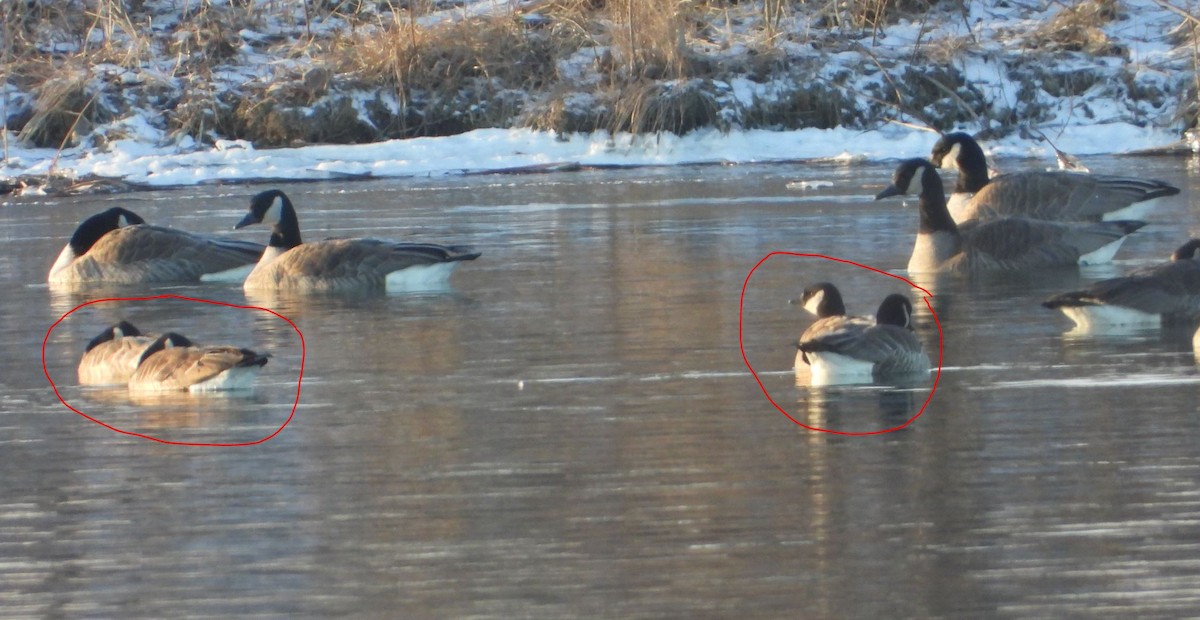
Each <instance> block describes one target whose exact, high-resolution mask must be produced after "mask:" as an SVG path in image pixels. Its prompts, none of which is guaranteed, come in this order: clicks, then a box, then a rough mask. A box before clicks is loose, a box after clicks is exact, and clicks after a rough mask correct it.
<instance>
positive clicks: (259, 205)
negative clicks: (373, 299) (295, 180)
mask: <svg viewBox="0 0 1200 620" xmlns="http://www.w3.org/2000/svg"><path fill="white" fill-rule="evenodd" d="M253 224H267V225H269V226H271V240H270V241H269V242H268V244H267V250H266V251H265V252H264V253H263V256H262V260H261V261H259V263H258V265H257V266H255V268H254V271H252V272H251V273H250V275H249V276H248V277H247V278H246V282H245V284H244V287H245V289H246V290H291V291H299V292H317V291H327V292H339V291H364V290H372V289H376V290H382V289H387V290H392V291H395V290H420V289H430V288H439V287H443V286H445V285H446V282H447V281H448V279H449V277H450V273H451V271H453V270H454V268H455V267H457V266H458V265H459V264H460V263H462V262H464V261H469V260H475V259H476V258H479V255H480V254H479V252H473V251H471V250H470V249H469V248H465V247H461V246H443V245H435V244H432V243H399V242H396V241H386V240H380V239H325V240H322V241H314V242H312V243H303V242H302V241H301V240H300V224H299V222H298V220H297V219H296V210H295V208H294V207H293V206H292V202H291V200H289V199H288V197H287V195H286V194H284V193H283V192H281V191H279V190H277V189H273V190H268V191H265V192H262V193H260V194H258V195H256V196H255V197H254V198H253V199H252V200H251V201H250V212H249V213H247V214H246V217H244V218H242V221H241V222H238V224H237V226H235V228H243V227H246V226H250V225H253Z"/></svg>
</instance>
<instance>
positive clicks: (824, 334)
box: [797, 294, 930, 385]
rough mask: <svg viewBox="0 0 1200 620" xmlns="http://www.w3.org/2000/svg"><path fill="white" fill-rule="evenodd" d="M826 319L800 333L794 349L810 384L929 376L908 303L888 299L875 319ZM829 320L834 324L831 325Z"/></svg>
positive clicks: (893, 297)
mask: <svg viewBox="0 0 1200 620" xmlns="http://www.w3.org/2000/svg"><path fill="white" fill-rule="evenodd" d="M837 318H839V317H826V318H822V319H820V320H818V321H817V322H816V323H814V324H813V325H812V326H811V327H809V328H808V329H807V330H805V332H804V335H802V336H801V337H800V342H799V344H798V345H797V346H798V348H799V349H800V355H799V356H798V357H797V367H799V364H800V363H805V364H809V365H811V366H812V369H811V373H812V379H811V383H812V385H830V384H836V383H860V382H869V381H872V380H875V379H883V378H896V377H904V376H907V377H912V376H916V375H921V374H928V373H929V368H930V366H929V356H927V355H926V354H925V349H924V347H922V346H921V341H920V340H918V339H917V337H916V335H915V334H913V331H912V303H911V302H910V301H909V300H908V298H907V297H905V296H903V295H896V294H893V295H888V296H887V297H886V298H885V299H884V300H883V302H882V303H881V304H879V310H878V311H877V312H876V314H875V318H874V320H871V319H869V318H866V317H851V318H847V317H840V318H843V319H845V320H842V321H837V320H836V319H837ZM831 319H834V320H831Z"/></svg>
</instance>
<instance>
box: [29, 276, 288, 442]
mask: <svg viewBox="0 0 1200 620" xmlns="http://www.w3.org/2000/svg"><path fill="white" fill-rule="evenodd" d="M152 299H181V300H183V301H192V302H196V303H204V304H212V305H214V306H226V307H229V308H238V309H241V310H260V311H262V312H267V313H270V314H272V315H274V316H276V317H278V318H281V319H283V320H284V321H287V324H288V325H291V326H292V329H293V330H295V331H296V335H298V336H300V376H299V378H298V379H297V380H296V401H295V402H294V403H292V410H291V412H290V413H288V417H287V419H286V420H284V421H283V424H280V425H279V428H277V429H275V431H274V432H272V433H271V434H269V435H267V436H266V437H263V438H262V439H257V440H255V441H243V442H236V443H232V442H231V443H205V442H193V441H172V440H168V439H161V438H159V437H155V436H153V435H147V434H145V433H137V432H134V431H127V430H124V429H120V428H117V427H115V426H112V425H111V424H108V423H106V422H102V421H100V420H97V419H96V418H93V417H92V416H90V415H88V414H86V413H84V412H82V411H80V410H78V409H76V408H74V407H72V406H71V405H70V404H69V403H68V402H67V401H66V400H64V399H63V397H62V395H61V394H59V393H58V386H57V385H55V383H54V379H52V378H51V377H50V369H49V368H47V367H46V345H47V343H49V342H50V334H52V333H53V332H54V328H56V327H58V324H59V323H62V322H63V321H64V320H66V318H67V317H69V316H71V314H73V313H74V312H75V311H76V310H79V309H80V308H85V307H87V306H90V305H92V304H99V303H104V302H110V301H148V300H152ZM306 354H307V349H306V347H305V345H304V334H303V333H302V332H301V331H300V328H298V327H296V324H295V323H293V322H292V320H291V319H289V318H287V317H286V316H283V315H282V314H279V313H278V312H275V311H274V310H271V309H270V308H262V307H259V306H239V305H237V304H230V303H225V302H223V301H213V300H211V299H199V298H196V297H183V296H181V295H171V294H163V295H151V296H147V297H109V298H106V299H93V300H92V301H89V302H85V303H82V304H79V305H78V306H75V307H74V308H72V309H71V310H70V311H69V312H67V313H66V314H64V315H62V317H60V318H59V319H58V320H57V321H55V322H54V324H52V325H51V326H50V329H48V330H46V337H45V338H44V339H42V372H44V373H45V374H46V380H47V381H49V382H50V387H51V388H53V389H54V395H55V396H57V397H58V401H59V402H61V403H62V404H63V406H64V407H66V408H67V409H70V410H71V411H74V412H75V413H77V414H79V415H80V416H82V417H83V418H85V419H87V420H90V421H92V422H95V423H96V424H99V425H100V426H103V427H104V428H107V429H108V430H110V431H113V432H115V433H120V434H122V435H129V436H131V437H140V438H142V439H148V440H150V441H154V442H158V443H162V444H168V445H172V446H203V447H212V448H234V447H241V446H254V445H258V444H260V443H263V442H266V441H269V440H271V439H273V438H274V437H275V436H276V435H278V434H279V433H281V432H283V429H284V428H285V427H286V426H287V425H288V424H290V423H291V421H292V418H293V417H295V415H296V407H298V406H300V385H301V384H302V383H303V382H304V358H305V356H306Z"/></svg>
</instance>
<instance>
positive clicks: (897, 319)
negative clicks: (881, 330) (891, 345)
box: [875, 294, 912, 329]
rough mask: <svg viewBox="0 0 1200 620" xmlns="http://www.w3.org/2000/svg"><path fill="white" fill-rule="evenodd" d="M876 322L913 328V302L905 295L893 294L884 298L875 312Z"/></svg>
mask: <svg viewBox="0 0 1200 620" xmlns="http://www.w3.org/2000/svg"><path fill="white" fill-rule="evenodd" d="M875 322H876V323H878V324H880V325H895V326H896V327H906V328H910V329H911V328H912V302H910V301H908V298H906V297H904V296H903V295H897V294H892V295H888V296H887V297H886V298H884V300H883V303H881V304H879V310H878V311H877V312H876V313H875Z"/></svg>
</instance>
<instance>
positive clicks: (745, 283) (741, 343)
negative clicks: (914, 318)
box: [738, 252, 944, 437]
mask: <svg viewBox="0 0 1200 620" xmlns="http://www.w3.org/2000/svg"><path fill="white" fill-rule="evenodd" d="M776 255H782V256H798V257H801V258H820V259H824V260H830V261H835V262H839V263H845V264H847V265H853V266H855V267H859V268H862V269H866V270H868V271H874V272H875V273H879V274H882V275H885V276H887V277H889V278H895V279H897V280H900V281H901V282H904V283H905V284H907V285H909V286H911V287H913V288H915V289H917V290H919V291H921V292H922V293H924V297H922V299H924V301H925V307H927V308H929V314H930V315H932V316H933V322H934V324H935V325H937V330H938V363H937V375H935V376H934V378H933V387H932V388H930V389H929V396H928V397H926V398H925V402H924V404H922V405H921V409H920V410H919V411H917V413H916V414H914V415H913V416H912V417H911V418H909V419H908V420H905V422H904V423H903V424H899V425H896V426H893V427H892V428H885V429H880V430H874V431H860V432H853V431H838V430H833V429H829V428H820V427H818V426H809V425H807V424H804V423H803V422H800V421H799V420H797V419H796V418H793V417H792V416H791V414H789V413H788V412H787V411H785V410H784V408H783V407H780V406H779V403H777V402H775V399H774V398H771V394H770V393H769V392H767V387H766V386H765V385H763V382H762V379H761V378H759V376H758V372H757V371H755V370H754V366H752V365H751V364H750V358H748V357H747V356H746V344H745V340H744V339H743V337H742V314H743V310H744V308H743V306H744V304H745V302H746V288H747V287H748V286H749V285H750V278H751V276H753V275H754V272H755V271H756V270H757V269H758V268H759V267H760V266H762V264H763V263H765V262H767V260H768V259H770V258H771V257H772V256H776ZM932 297H933V294H932V293H930V292H929V291H927V290H925V289H923V288H921V287H920V286H917V285H916V284H913V283H912V282H911V281H909V280H908V279H907V278H903V277H901V276H898V275H896V274H892V273H888V272H886V271H882V270H879V269H876V268H874V267H871V266H869V265H863V264H861V263H856V262H854V261H852V260H846V259H844V258H837V257H833V256H825V255H824V254H805V253H802V252H771V253H770V254H767V255H766V256H764V257H762V260H760V261H758V262H757V263H755V265H754V266H753V267H751V268H750V273H747V274H746V279H745V280H744V281H743V282H742V296H741V299H739V300H738V348H739V349H740V350H741V352H742V361H743V362H745V364H746V368H749V369H750V374H752V375H754V380H755V381H756V382H758V388H759V389H760V390H762V393H763V396H766V397H767V401H768V402H770V403H771V405H773V406H774V407H775V409H776V410H777V411H779V413H782V414H783V417H785V418H787V419H789V420H791V421H792V422H793V423H794V424H796V425H797V426H801V427H803V428H807V429H808V430H810V431H818V432H822V433H830V434H833V435H847V436H851V437H861V436H865V435H883V434H886V433H891V432H895V431H898V430H900V429H902V428H904V427H906V426H908V425H909V424H912V423H913V422H915V421H916V419H917V418H919V417H921V414H923V413H925V408H926V407H928V406H929V401H931V400H933V395H934V393H935V392H937V386H938V381H940V380H941V378H942V354H943V352H944V343H943V341H942V323H941V321H940V320H938V315H937V312H934V310H933V305H932V304H930V303H929V300H930V299H931V298H932Z"/></svg>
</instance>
